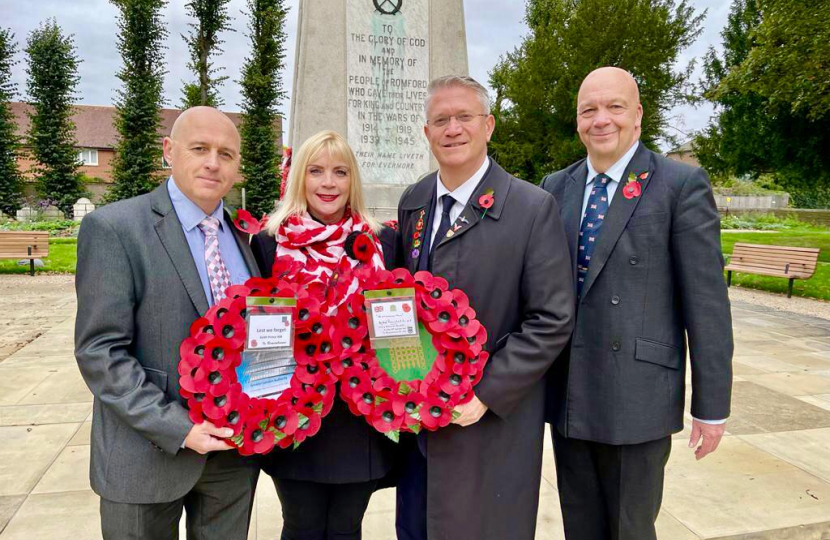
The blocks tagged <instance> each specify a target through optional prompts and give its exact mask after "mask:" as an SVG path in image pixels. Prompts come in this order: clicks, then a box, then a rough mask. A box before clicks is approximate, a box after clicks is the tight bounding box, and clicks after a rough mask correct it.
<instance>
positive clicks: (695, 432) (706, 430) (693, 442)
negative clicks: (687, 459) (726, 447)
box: [689, 420, 726, 460]
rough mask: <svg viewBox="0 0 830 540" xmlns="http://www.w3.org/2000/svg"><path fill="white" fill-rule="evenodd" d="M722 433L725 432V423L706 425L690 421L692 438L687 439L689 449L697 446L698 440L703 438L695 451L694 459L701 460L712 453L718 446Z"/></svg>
mask: <svg viewBox="0 0 830 540" xmlns="http://www.w3.org/2000/svg"><path fill="white" fill-rule="evenodd" d="M724 431H726V424H725V423H724V424H706V423H704V422H699V421H697V420H692V436H691V438H689V448H694V447H695V446H697V443H698V442H700V438H701V437H703V443H701V445H700V446H698V447H697V448H696V449H695V459H697V460H701V459H703V458H705V457H706V456H707V455H709V454H711V453H712V452H714V451H715V450H716V449H717V448H718V445H719V444H720V440H721V438H722V437H723V432H724Z"/></svg>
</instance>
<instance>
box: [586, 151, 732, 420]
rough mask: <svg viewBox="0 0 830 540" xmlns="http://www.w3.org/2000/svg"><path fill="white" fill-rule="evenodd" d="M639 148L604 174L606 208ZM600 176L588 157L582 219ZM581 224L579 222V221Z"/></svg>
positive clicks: (626, 155)
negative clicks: (607, 180) (593, 185)
mask: <svg viewBox="0 0 830 540" xmlns="http://www.w3.org/2000/svg"><path fill="white" fill-rule="evenodd" d="M639 147H640V141H635V142H634V144H633V145H632V146H631V148H629V149H628V152H626V153H625V154H623V156H622V157H621V158H620V159H619V160H617V162H616V163H614V164H613V165H611V166H610V167H609V168H608V170H607V171H605V174H606V175H607V176H608V177H610V178H611V181H610V182H608V185H606V186H605V189H606V190H607V191H608V206H609V207H610V206H611V201H612V200H613V199H614V194H615V193H616V192H617V188H618V187H619V186H620V182H622V180H623V175H624V174H625V169H626V168H628V164H629V163H630V162H631V160H632V158H633V157H634V154H635V153H636V152H637V148H639ZM598 174H600V173H598V172H597V170H596V169H595V168H594V166H593V164H592V163H591V158H590V157H588V177H587V178H586V179H585V194H584V195H583V197H582V219H585V209H586V208H588V198H589V197H590V196H591V189H592V184H593V182H594V179H595V178H596V177H597V175H598ZM580 222H581V220H580ZM695 420H697V421H698V422H702V423H704V424H724V423H726V419H722V420H701V419H699V418H695Z"/></svg>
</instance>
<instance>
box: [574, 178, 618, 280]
mask: <svg viewBox="0 0 830 540" xmlns="http://www.w3.org/2000/svg"><path fill="white" fill-rule="evenodd" d="M610 181H611V178H610V177H609V176H608V175H606V174H598V175H597V176H596V177H595V178H594V180H593V187H591V195H590V196H589V197H588V205H587V206H586V207H585V214H584V215H583V216H582V227H581V228H580V229H579V252H578V253H577V258H576V275H577V282H576V293H577V295H578V296H582V286H583V285H584V284H585V277H586V276H587V275H588V266H590V264H591V257H592V256H593V255H594V248H596V245H597V240H598V239H599V231H600V229H602V222H603V220H604V219H605V215H606V214H607V213H608V182H610Z"/></svg>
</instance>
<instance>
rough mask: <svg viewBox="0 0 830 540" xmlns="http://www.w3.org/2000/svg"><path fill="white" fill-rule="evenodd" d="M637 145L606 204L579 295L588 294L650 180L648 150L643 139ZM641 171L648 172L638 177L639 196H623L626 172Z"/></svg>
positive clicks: (637, 173)
mask: <svg viewBox="0 0 830 540" xmlns="http://www.w3.org/2000/svg"><path fill="white" fill-rule="evenodd" d="M639 144H640V147H639V148H638V149H637V152H636V153H635V154H634V157H633V158H631V162H630V163H629V164H628V167H626V169H625V173H624V174H623V177H622V180H621V181H620V184H619V185H618V186H617V191H616V192H615V193H614V199H613V200H612V201H611V206H609V207H608V215H607V216H606V218H605V221H604V222H603V223H602V230H601V231H600V235H599V240H598V241H597V247H596V248H595V249H594V256H593V257H592V258H591V264H590V266H589V267H588V275H587V276H585V285H584V286H583V287H582V298H585V297H586V296H587V295H588V291H589V290H590V288H591V285H593V283H594V281H595V280H596V278H597V276H598V275H599V273H600V272H602V269H603V267H604V266H605V263H606V262H607V261H608V257H610V256H611V252H612V251H614V246H615V245H616V244H617V240H619V238H620V235H621V234H622V232H623V230H625V226H626V224H627V223H628V220H629V219H630V218H631V214H632V213H634V209H635V208H637V204H639V202H640V199H642V198H643V197H644V196H645V194H646V189H647V188H648V184H649V182H650V181H651V172H652V169H653V167H651V152H650V151H649V150H648V149H647V148H646V147H645V145H644V144H643V143H642V142H641V143H639ZM643 172H649V175H648V176H647V177H646V178H645V179H644V180H638V181H639V182H640V185H641V187H642V191H641V193H640V196H639V197H631V198H626V197H625V194H624V193H623V188H624V187H625V185H626V183H627V182H628V175H629V173H634V174H635V175H639V174H641V173H643Z"/></svg>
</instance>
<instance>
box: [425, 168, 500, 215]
mask: <svg viewBox="0 0 830 540" xmlns="http://www.w3.org/2000/svg"><path fill="white" fill-rule="evenodd" d="M489 166H490V158H489V157H488V158H486V159H485V160H484V163H482V164H481V167H479V168H478V170H477V171H476V172H475V173H473V175H472V176H471V177H470V178H469V179H467V181H466V182H464V183H463V184H461V185H460V186H458V187H457V188H455V191H450V190H448V189H447V186H445V185H444V182H442V181H441V171H440V170H439V171H438V175H437V177H436V180H435V181H436V182H438V191H437V195H438V196H437V197H436V200H440V199H441V197H442V196H444V195H446V194H448V193H451V194H452V198H453V199H455V201H456V202H459V203H461V205H462V206H467V202H469V200H470V197H472V196H473V192H474V191H475V190H476V186H478V183H479V181H480V180H481V179H482V178H484V174H485V173H486V172H487V167H489Z"/></svg>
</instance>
